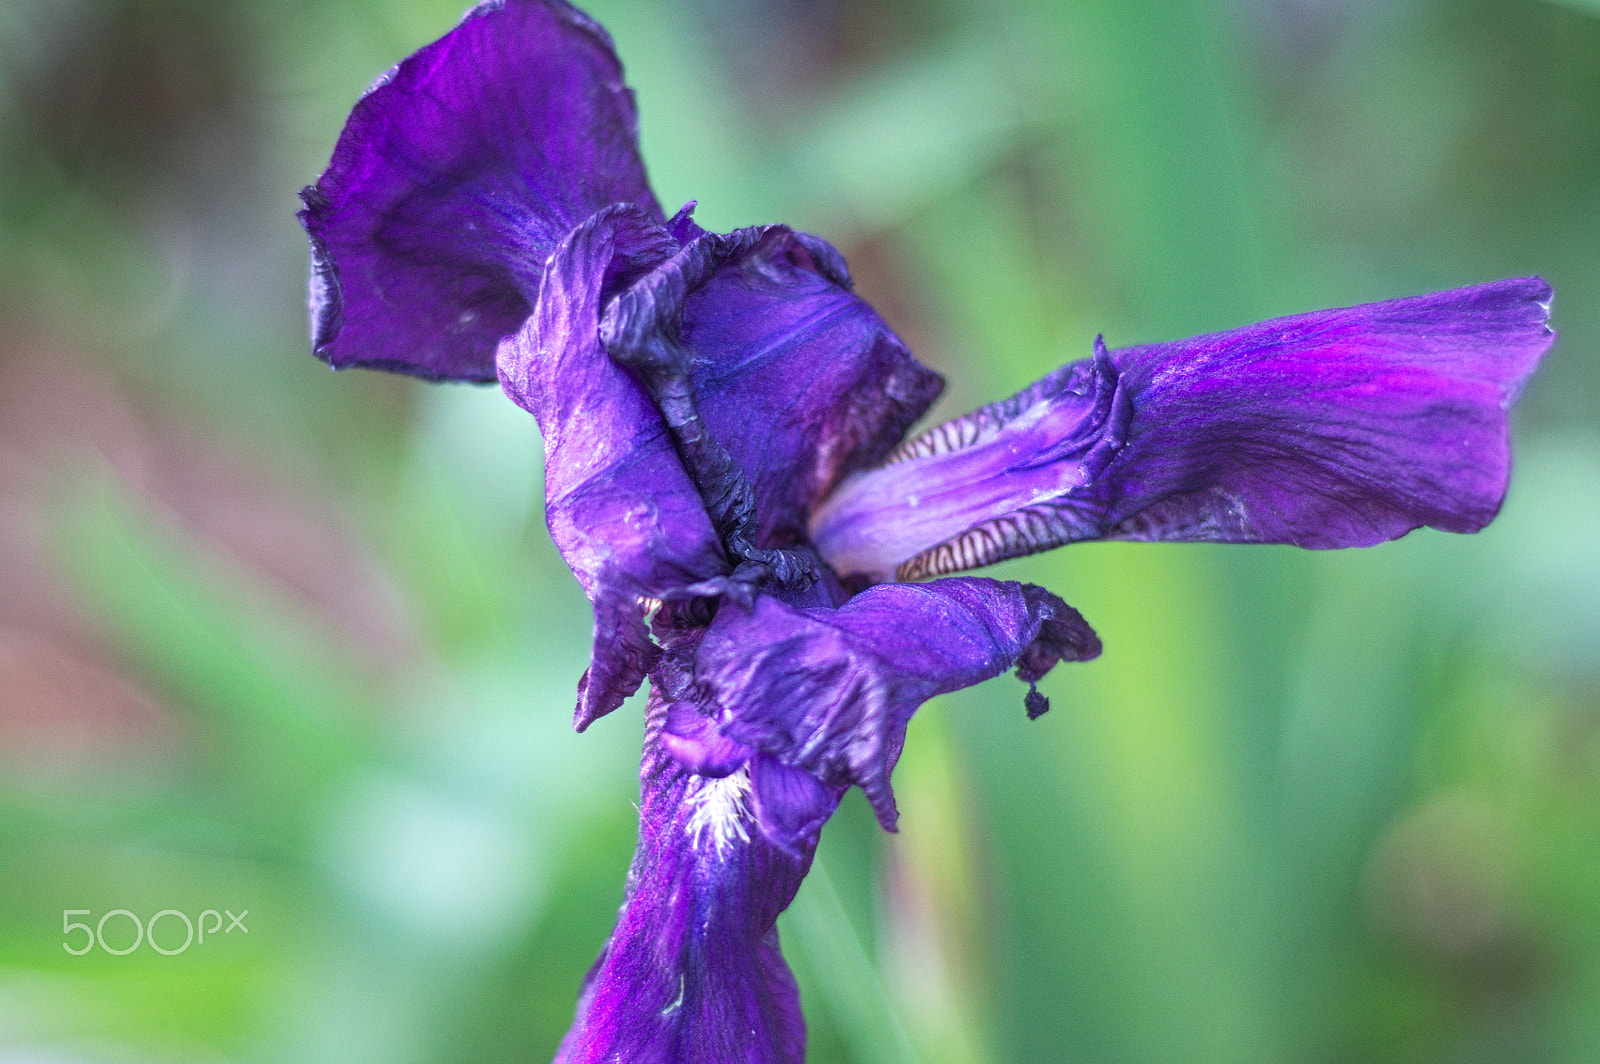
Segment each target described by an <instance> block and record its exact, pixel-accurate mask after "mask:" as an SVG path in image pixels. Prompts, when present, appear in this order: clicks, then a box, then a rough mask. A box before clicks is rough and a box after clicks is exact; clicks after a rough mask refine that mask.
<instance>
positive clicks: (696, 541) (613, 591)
mask: <svg viewBox="0 0 1600 1064" xmlns="http://www.w3.org/2000/svg"><path fill="white" fill-rule="evenodd" d="M670 250H671V241H670V239H669V238H668V237H667V235H666V233H665V231H664V230H662V229H661V228H660V227H659V226H657V225H655V224H654V223H653V222H652V221H651V219H650V218H649V217H648V216H647V215H646V214H645V213H644V212H643V211H641V210H639V209H638V208H634V207H623V206H618V207H613V208H609V209H607V210H604V211H601V212H600V213H598V214H596V215H595V216H594V217H592V218H590V219H588V220H587V221H585V222H584V223H583V224H582V225H580V226H578V227H577V228H575V229H574V230H573V231H572V232H571V233H568V234H567V235H566V237H565V238H563V239H562V240H561V242H560V243H559V245H558V246H557V247H556V248H555V250H554V251H553V252H552V253H551V255H550V259H549V263H548V265H547V266H546V268H545V273H544V279H543V281H542V283H541V287H540V292H539V300H538V304H537V306H535V308H534V311H533V315H532V316H531V317H530V318H529V319H528V321H527V323H526V324H525V325H524V326H523V328H522V329H521V330H520V331H519V332H518V333H517V334H516V335H515V336H513V337H510V338H508V339H507V340H506V341H505V342H504V343H503V344H502V345H501V347H500V352H499V367H500V377H501V385H502V387H503V388H504V389H505V392H506V394H507V395H509V396H510V397H511V398H512V399H513V400H514V401H515V402H516V403H517V404H518V405H519V406H521V407H523V408H524V409H526V410H528V411H530V412H531V413H532V414H533V415H534V416H535V417H536V418H537V419H538V422H539V430H540V433H541V434H542V435H543V437H544V445H545V520H546V523H547V524H548V525H549V528H550V535H551V536H552V538H554V540H555V543H556V547H557V548H558V549H559V550H560V551H561V556H562V557H563V558H564V559H565V560H566V562H567V564H568V565H569V566H571V568H572V571H573V573H574V574H575V575H576V576H577V578H578V582H579V583H580V584H582V585H583V589H584V591H585V592H586V593H587V594H588V595H589V599H590V601H591V602H593V603H594V608H595V642H594V652H593V657H592V659H591V662H590V666H589V671H588V673H587V674H586V677H585V682H584V686H583V691H582V700H581V702H580V704H579V707H578V713H577V723H578V726H579V727H580V728H583V727H586V726H587V725H588V724H589V722H591V721H593V720H594V719H595V718H597V717H599V716H601V715H603V714H605V713H609V712H610V711H611V710H613V709H615V708H616V707H617V706H618V705H620V704H621V703H622V700H623V699H624V698H626V697H627V696H628V695H629V694H632V693H633V692H634V691H635V690H637V689H638V687H639V684H640V682H641V681H642V680H643V679H644V676H645V673H646V672H647V671H648V670H649V669H650V667H651V666H652V665H653V664H654V661H655V655H656V653H657V651H656V648H655V647H654V645H653V644H652V643H651V642H650V639H649V635H648V633H647V631H646V629H645V626H644V621H643V618H644V615H645V613H646V611H647V610H648V609H649V608H650V606H651V605H652V602H651V600H660V599H663V598H667V597H671V596H673V595H674V594H675V593H676V592H678V591H679V589H681V588H684V587H686V586H688V585H690V584H694V583H697V582H699V581H702V580H705V579H707V578H709V577H712V576H715V575H718V574H720V573H723V572H725V571H726V570H727V562H726V560H725V559H724V558H723V556H722V553H721V548H720V547H719V545H718V543H717V539H716V536H715V535H714V533H713V532H712V529H711V524H710V521H709V520H708V519H707V517H706V513H705V508H704V507H703V506H702V505H701V502H700V497H699V495H698V494H696V492H695V489H694V486H693V485H692V484H691V483H690V482H689V478H688V476H687V475H686V474H685V473H684V471H683V467H682V465H680V463H679V461H678V456H677V453H676V452H675V451H674V450H673V445H672V441H671V439H670V437H669V436H668V435H667V432H666V428H665V426H664V425H662V423H661V418H660V415H659V414H657V413H656V410H655V408H654V406H652V405H651V403H650V400H649V398H648V397H647V396H646V395H645V393H644V391H643V389H641V388H640V387H639V384H638V382H637V381H635V380H634V379H633V377H631V376H630V375H629V373H628V372H627V370H625V369H623V368H622V367H621V366H618V365H616V364H615V363H614V362H612V360H611V359H610V358H608V357H607V356H606V353H605V350H604V349H603V348H602V347H601V346H600V341H599V338H598V335H597V333H596V330H597V328H598V324H599V310H600V304H601V300H602V298H603V296H604V294H605V292H606V290H607V289H608V288H612V287H616V286H618V285H620V284H624V283H626V282H627V280H628V278H629V277H630V276H635V275H637V273H638V272H639V271H640V269H642V268H643V264H645V263H650V264H653V263H654V262H656V261H659V259H660V258H661V257H663V256H664V255H665V254H666V253H667V252H669V251H670Z"/></svg>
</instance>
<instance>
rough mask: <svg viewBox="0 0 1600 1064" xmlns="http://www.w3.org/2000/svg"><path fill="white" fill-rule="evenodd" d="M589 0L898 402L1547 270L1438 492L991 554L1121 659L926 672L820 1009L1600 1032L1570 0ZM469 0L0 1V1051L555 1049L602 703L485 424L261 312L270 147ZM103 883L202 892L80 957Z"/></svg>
mask: <svg viewBox="0 0 1600 1064" xmlns="http://www.w3.org/2000/svg"><path fill="white" fill-rule="evenodd" d="M589 8H590V10H591V11H592V12H593V13H594V14H595V15H596V16H597V17H599V18H600V19H601V20H602V21H603V22H604V23H605V24H606V25H607V26H608V27H609V28H610V29H611V30H612V32H613V34H614V36H615V37H616V40H617V43H618V47H619V50H620V52H621V55H622V57H623V59H624V62H625V63H626V65H627V67H628V70H629V73H630V80H631V82H632V84H633V85H634V86H635V88H636V90H637V92H638V98H639V103H640V108H641V112H642V118H643V138H644V152H645V157H646V160H647V162H648V164H649V167H650V170H651V174H652V177H653V179H654V181H655V184H656V188H657V190H658V191H659V193H660V197H661V200H662V202H663V203H664V204H665V205H666V206H667V207H668V209H669V210H670V209H671V208H673V207H675V206H676V205H677V204H679V203H681V202H683V201H685V200H687V199H690V198H695V199H698V200H699V201H700V211H699V219H700V220H701V221H702V222H703V223H705V224H707V225H708V226H710V227H712V228H731V227H734V226H739V225H745V224H752V223H759V222H771V221H785V222H789V223H792V224H794V225H796V226H799V227H803V228H806V229H809V230H811V231H814V232H817V233H819V234H822V235H825V236H826V237H828V238H829V239H831V240H832V241H834V242H835V243H837V244H838V245H839V246H840V247H841V248H843V249H844V251H845V253H846V254H847V256H848V257H849V259H850V261H851V263H852V266H853V268H854V271H855V274H856V276H857V278H858V281H859V285H860V288H861V290H862V291H863V292H864V293H865V294H866V295H867V296H868V298H869V299H871V300H873V301H874V302H875V304H876V305H877V306H879V307H880V309H881V310H882V311H883V313H884V314H885V315H886V316H887V317H888V318H889V320H890V321H891V323H892V324H894V325H895V326H896V327H897V328H898V329H899V330H900V331H901V332H902V334H903V335H904V336H905V337H906V338H907V339H908V340H909V341H910V343H911V344H912V346H913V348H914V349H915V350H917V351H918V352H919V354H920V355H921V357H922V358H923V359H924V360H925V361H927V362H928V363H930V364H931V365H933V366H935V367H937V368H938V369H940V370H941V371H943V372H944V373H946V374H947V376H948V377H949V378H950V380H951V386H950V389H949V394H948V396H947V398H946V399H945V400H943V401H942V402H941V406H940V408H939V410H938V411H937V412H936V413H939V414H944V415H954V414H956V413H959V412H961V411H963V410H965V409H967V408H968V407H969V406H971V405H974V404H977V403H980V402H983V401H987V400H991V399H994V398H997V397H1000V396H1003V395H1006V394H1009V393H1010V392H1011V391H1012V390H1014V389H1016V388H1018V387H1020V386H1022V385H1023V384H1025V383H1027V382H1029V381H1030V380H1032V379H1033V378H1035V377H1036V376H1038V375H1039V374H1041V373H1042V372H1044V371H1046V370H1048V369H1050V368H1052V367H1054V366H1055V365H1057V364H1059V363H1061V362H1064V361H1068V360H1071V359H1076V358H1080V357H1084V356H1085V355H1087V353H1088V352H1089V349H1090V343H1091V341H1092V339H1093V337H1094V336H1095V334H1096V333H1097V332H1103V333H1105V335H1106V337H1107V339H1108V341H1109V342H1110V343H1111V344H1113V345H1114V346H1117V345H1124V344H1130V343H1136V342H1142V341H1150V340H1160V339H1168V338H1174V337H1178V336H1185V335H1191V334H1195V333H1199V332H1206V331H1213V330H1217V329H1221V328H1226V327H1231V326H1234V325H1239V324H1242V323H1245V322H1249V321H1253V320H1257V319H1261V318H1265V317H1269V316H1273V315H1277V314H1284V313H1291V312H1296V311H1302V310H1309V309H1314V308H1318V307H1322V306H1333V305H1347V304H1351V303H1356V302H1362V301H1367V300H1373V299H1380V298H1386V297H1391V296H1398V295H1406V294H1413V293H1417V292H1421V291H1427V290H1432V289H1437V288H1446V287H1453V286H1456V285H1462V284H1467V283H1473V282H1478V281H1486V280H1491V279H1495V278H1500V277H1505V276H1512V275H1519V274H1527V273H1534V272H1537V273H1541V274H1543V275H1544V276H1545V277H1547V278H1549V279H1550V280H1551V281H1552V282H1553V283H1554V285H1555V288H1556V291H1557V300H1556V304H1555V324H1556V325H1557V326H1558V328H1559V329H1560V330H1561V332H1562V339H1561V341H1560V343H1559V344H1558V346H1557V347H1556V349H1555V350H1554V352H1553V353H1552V354H1551V356H1550V357H1549V359H1548V362H1547V364H1546V366H1545V368H1544V370H1543V371H1542V372H1541V374H1540V376H1539V377H1538V378H1537V379H1536V380H1535V381H1534V382H1533V384H1532V386H1531V387H1530V388H1529V389H1528V392H1527V394H1526V396H1525V398H1524V400H1523V402H1522V404H1521V405H1520V407H1519V408H1518V409H1517V414H1516V435H1517V450H1518V466H1517V471H1516V477H1515V482H1514V484H1513V487H1512V491H1511V495H1510V499H1509V501H1508V502H1507V505H1506V508H1505V511H1504V513H1503V515H1502V517H1501V518H1500V520H1499V521H1498V522H1497V523H1496V524H1495V525H1494V526H1493V527H1491V528H1490V529H1489V530H1488V531H1487V532H1485V533H1484V534H1482V535H1479V536H1476V537H1454V536H1448V535H1444V534H1441V533H1434V532H1429V531H1424V532H1420V533H1416V534H1413V535H1412V536H1410V537H1407V538H1406V539H1404V540H1402V541H1400V542H1397V543H1393V544H1389V545H1386V546H1383V547H1379V548H1375V549H1371V550H1364V551H1352V552H1343V553H1329V554H1311V553H1306V552H1299V551H1296V550H1293V549H1289V548H1244V547H1207V546H1171V547H1164V546H1151V545H1117V544H1113V545H1084V546H1075V547H1071V548H1068V549H1065V550H1061V551H1058V552H1056V553H1054V554H1050V555H1045V556H1041V557H1036V558H1031V559H1025V560H1022V561H1018V562H1014V563H1009V564H1007V565H1005V566H1002V567H1001V572H1000V575H1004V576H1007V577H1014V578H1024V579H1029V580H1033V581H1036V582H1039V583H1043V584H1045V585H1047V586H1049V587H1051V588H1052V589H1054V590H1055V591H1057V592H1058V593H1060V594H1061V595H1063V596H1064V597H1065V598H1067V599H1068V600H1069V601H1071V602H1073V603H1074V604H1075V605H1077V606H1078V607H1080V608H1081V609H1082V610H1083V612H1084V613H1085V614H1086V615H1087V616H1088V618H1089V619H1090V620H1091V621H1092V622H1093V623H1094V624H1095V625H1096V626H1097V627H1098V628H1099V630H1100V632H1101V634H1102V636H1103V637H1104V639H1105V643H1106V647H1107V650H1106V653H1105V655H1104V657H1103V658H1101V659H1100V660H1099V661H1096V662H1094V663H1092V664H1089V665H1082V666H1070V667H1062V668H1060V669H1058V670H1057V671H1056V672H1055V673H1054V674H1053V675H1052V676H1051V677H1050V678H1049V679H1048V680H1047V681H1046V683H1045V684H1044V688H1045V690H1046V692H1047V693H1048V694H1049V695H1050V696H1051V699H1052V701H1053V703H1054V705H1055V709H1054V711H1053V712H1052V713H1050V714H1049V715H1048V716H1047V717H1045V718H1043V719H1041V720H1039V721H1037V722H1032V723H1030V722H1029V721H1027V720H1026V719H1025V718H1024V716H1023V712H1022V705H1021V694H1022V691H1021V689H1020V687H1019V686H1018V685H1017V684H1016V683H1015V681H1013V680H1011V679H1009V678H1004V679H1001V680H996V681H992V682H991V683H989V684H986V685H984V686H982V687H979V688H977V689H974V690H971V691H968V692H964V693H963V694H961V695H959V696H956V697H949V698H944V699H940V700H938V701H936V702H934V703H933V704H931V705H930V706H928V707H927V708H926V709H924V710H923V711H922V713H921V714H920V715H919V717H918V718H917V720H916V721H915V722H914V724H913V726H912V728H911V733H910V739H909V742H908V745H907V749H906V753H905V757H904V760H903V761H902V763H901V766H900V768H899V771H898V773H897V776H896V784H897V787H898V790H899V795H900V802H901V808H902V811H903V816H902V820H901V824H902V830H901V833H900V834H899V835H898V836H896V837H888V836H885V835H883V834H882V833H881V832H879V831H878V830H877V828H876V827H875V825H874V824H873V822H872V819H871V817H870V815H869V814H868V811H867V809H866V807H865V803H864V802H862V801H860V799H859V795H858V794H852V796H851V797H850V799H849V800H848V801H847V802H846V803H845V806H844V808H843V809H842V811H841V812H840V814H839V816H838V817H837V818H836V819H835V820H834V822H833V823H832V824H831V825H830V826H829V827H828V829H827V832H826V835H825V838H824V843H823V846H822V850H821V855H820V857H819V859H818V866H817V871H816V872H815V873H814V874H813V875H812V877H811V878H810V880H809V881H808V882H807V884H806V886H805V888H804V890H803V891H802V892H801V895H800V897H799V899H798V901H797V902H796V904H795V906H794V907H793V909H792V910H791V911H790V912H789V913H788V914H786V916H785V917H784V920H783V922H782V925H781V926H782V934H783V938H784V942H785V947H786V951H787V953H788V955H789V957H790V959H791V961H792V963H793V965H794V967H795V969H796V971H797V972H798V974H799V976H800V978H801V981H802V986H803V992H804V999H805V1004H806V1008H807V1012H808V1015H809V1019H810V1023H811V1032H812V1048H811V1056H810V1059H811V1060H812V1061H813V1062H815V1064H833V1062H841V1064H842V1062H850V1064H910V1062H923V1064H1001V1062H1015V1064H1024V1062H1028V1064H1031V1062H1046V1064H1048V1062H1085V1064H1102V1062H1104V1064H1169V1062H1215V1064H1255V1062H1261V1064H1281V1062H1291V1064H1300V1062H1303V1064H1334V1062H1394V1064H1445V1062H1462V1064H1465V1062H1495V1064H1500V1062H1517V1064H1540V1062H1552V1064H1553V1062H1563V1064H1565V1062H1571V1064H1580V1062H1593V1061H1597V1060H1600V354H1597V350H1596V344H1597V341H1600V3H1597V2H1593V0H1589V2H1584V0H1565V2H1563V3H1550V2H1534V0H1495V2H1490V0H1215V2H1209V3H1207V2H1199V0H1192V2H1184V0H1167V2H1140V3H1131V2H1126V0H1082V2H1072V3H1055V4H1052V3H1046V2H1043V0H1038V2H1028V0H649V2H645V0H634V2H629V0H594V2H593V3H592V4H590V5H589ZM459 14H460V11H459V0H315V2H312V0H3V2H0V1061H5V1062H8V1064H9V1062H24V1061H26V1062H30V1064H33V1062H50V1064H90V1062H105V1061H112V1062H144V1061H162V1062H191V1061H192V1062H212V1061H240V1062H295V1064H320V1062H328V1064H366V1062H372V1064H409V1062H418V1064H436V1062H439V1064H457V1062H459V1064H468V1062H502V1061H507V1062H509V1061H542V1060H548V1059H549V1057H550V1054H551V1053H552V1051H553V1049H554V1047H555V1045H556V1042H557V1040H558V1039H559V1038H560V1035H561V1033H562V1031H563V1030H564V1029H565V1027H566V1024H567V1022H568V1019H569V1017H570V1015H571V1009H572V1005H573V1000H574V997H575V993H576V990H577V986H578V983H579V979H580V978H581V975H582V973H583V971H584V970H585V969H586V967H587V966H588V964H589V963H590V961H591V960H592V959H593V957H594V955H595V953H596V951H597V949H598V948H599V946H600V944H601V942H602V941H603V939H604V936H605V934H606V933H607V931H608V930H609V927H610V924H611V920H612V917H613V914H614V913H615V910H616V906H617V905H618V903H619V901H620V899H621V892H622V884H623V876H624V871H625V868H626V866H627V862H628V858H629V855H630V852H631V847H632V838H633V832H634V815H635V814H634V809H633V806H632V802H633V801H634V800H635V799H636V797H637V782H636V778H635V771H636V767H635V766H636V757H637V745H638V742H639V738H640V717H639V712H638V705H637V704H636V703H635V704H633V705H630V707H627V708H625V709H624V710H623V711H621V712H619V713H617V714H616V715H614V716H613V717H611V718H608V719H607V720H605V721H603V722H602V723H601V724H599V725H597V726H596V727H595V728H593V729H592V730H591V731H590V732H589V733H587V734H585V735H583V736H577V735H574V734H573V733H572V732H571V731H570V728H569V726H568V721H569V718H570V711H571V704H572V701H573V686H574V683H575V681H576V680H577V677H578V674H579V672H580V671H581V668H582V666H583V664H584V661H585V659H586V643H587V638H588V627H589V617H588V612H587V608H586V603H585V602H584V600H583V598H582V596H581V594H580V593H579V591H578V589H577V588H576V586H575V585H574V584H573V582H572V581H571V579H570V577H569V576H568V575H567V574H566V572H565V571H564V569H563V567H562V565H561V563H560V561H559V559H558V558H557V557H556V555H555V553H554V551H553V549H552V548H551V546H550V544H549V543H548V540H547V538H546V536H545V534H544V531H543V527H542V516H541V505H540V498H541V491H540V461H539V441H538V438H537V434H536V432H535V430H534V427H533V425H532V422H531V419H529V418H527V417H526V416H525V415H523V414H521V413H520V412H519V411H517V410H516V409H515V408H514V407H512V406H511V405H510V404H509V403H508V402H506V401H505V400H504V399H503V398H502V397H501V396H500V395H499V394H498V393H497V392H496V391H495V390H493V389H480V388H473V387H465V386H454V387H451V386H446V387H435V386H428V385H425V384H421V383H418V382H415V381H410V380H401V379H394V378H390V377H387V376H384V375H381V374H375V373H365V372H359V371H358V372H351V373H347V374H341V375H335V374H332V373H330V372H328V371H327V370H326V369H325V368H323V367H322V366H321V365H320V364H319V363H316V362H315V361H313V360H312V359H311V357H310V356H309V355H308V354H307V351H306V340H305V333H306V325H305V320H304V319H305V295H304V289H305V272H306V262H305V258H306V256H305V250H304V246H303V240H302V237H301V234H300V231H299V228H298V226H297V225H296V224H295V221H294V218H293V214H294V211H295V209H296V207H297V202H296V198H295V193H296V191H297V190H298V189H299V188H300V187H301V186H302V185H304V184H306V183H308V182H310V181H312V180H313V179H315V177H316V176H317V174H318V173H319V172H320V170H321V169H322V166H323V165H324V164H325V162H326V160H327V156H328V153H329V151H330V150H331V147H332V144H333V142H334V138H335V136H336V135H337V132H338V130H339V128H340V125H341V123H342V121H343V117H344V115H345V113H346V112H347V110H348V108H349V106H350V104H351V103H352V102H353V101H354V100H355V98H356V97H357V95H358V94H359V93H360V92H361V91H362V89H363V88H364V87H365V86H366V85H367V84H369V83H370V82H371V80H372V79H373V78H374V77H375V76H376V75H377V74H378V73H379V72H381V71H382V70H384V69H385V68H387V67H388V66H390V65H391V64H393V63H394V62H396V61H397V60H399V59H400V58H401V57H402V56H404V55H406V54H407V53H409V52H410V51H411V50H412V49H414V48H416V47H417V46H419V45H421V44H422V43H424V42H426V41H428V40H431V39H432V38H434V37H436V36H438V35H439V34H440V33H442V32H444V31H445V30H446V29H448V28H449V27H450V26H451V25H452V24H453V23H454V22H455V20H456V19H457V18H458V17H459ZM117 909H125V910H128V911H129V912H131V913H132V914H134V915H135V916H138V917H140V918H142V919H145V920H148V919H149V918H150V917H151V916H152V915H154V914H155V913H157V912H160V911H162V910H166V909H175V910H178V911H179V912H181V913H184V914H185V915H188V916H189V917H191V918H198V917H199V914H200V913H201V912H202V911H204V910H207V909H213V910H230V911H232V912H233V913H239V912H240V911H242V910H248V916H247V917H246V918H245V920H244V922H245V926H246V927H247V928H248V931H239V930H234V931H232V932H230V933H228V934H226V935H224V934H221V933H217V932H213V933H212V934H211V936H210V937H209V938H208V939H207V940H206V941H205V942H204V943H203V944H197V945H193V946H191V947H190V948H188V949H186V950H184V951H183V952H182V953H178V954H175V955H172V956H167V955H163V954H161V953H159V952H156V951H154V950H152V949H151V948H150V945H149V944H148V943H144V944H142V945H141V946H140V947H139V948H138V949H135V950H133V951H131V952H128V953H126V954H125V955H120V956H116V955H111V954H108V953H107V952H105V951H104V950H102V949H100V948H98V947H97V948H96V949H94V950H93V951H92V952H90V953H88V954H86V955H84V956H74V955H71V954H69V953H68V952H67V951H66V950H65V949H64V948H63V942H64V941H65V942H67V943H69V944H72V945H75V946H76V945H77V944H79V943H80V942H81V941H82V940H81V937H80V935H81V933H79V932H74V933H71V934H67V935H64V933H63V923H64V920H69V919H77V920H84V919H87V920H88V921H90V922H91V923H93V922H96V921H98V920H99V918H100V917H101V916H102V915H103V914H105V913H107V912H111V911H112V910H117ZM64 910H89V914H90V915H89V916H87V917H84V916H76V917H72V916H68V917H63V915H62V914H63V911H64ZM103 931H104V937H105V939H106V940H107V941H108V943H109V944H110V945H111V946H112V947H113V948H115V949H123V948H125V947H126V946H127V944H128V943H129V942H131V941H133V929H132V925H131V923H130V922H129V921H128V920H127V918H126V917H125V916H116V917H113V918H111V920H110V921H109V922H108V923H106V924H105V925H104V929H103ZM182 933H183V932H182V928H181V926H180V921H179V920H178V918H177V917H170V916H169V917H167V918H165V919H164V920H163V921H162V922H161V924H160V929H159V941H160V942H161V943H162V944H163V945H164V946H165V948H168V949H175V948H176V947H177V945H178V940H179V939H180V937H181V936H182Z"/></svg>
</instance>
